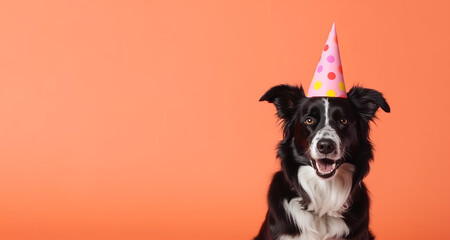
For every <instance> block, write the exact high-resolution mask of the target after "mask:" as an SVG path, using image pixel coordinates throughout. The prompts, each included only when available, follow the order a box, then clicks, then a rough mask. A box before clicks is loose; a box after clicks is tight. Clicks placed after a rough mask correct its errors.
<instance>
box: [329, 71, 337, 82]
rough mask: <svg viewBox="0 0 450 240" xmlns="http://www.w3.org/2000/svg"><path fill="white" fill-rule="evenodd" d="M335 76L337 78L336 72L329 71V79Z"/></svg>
mask: <svg viewBox="0 0 450 240" xmlns="http://www.w3.org/2000/svg"><path fill="white" fill-rule="evenodd" d="M335 78H336V74H335V73H334V72H329V73H328V79H330V80H334V79H335Z"/></svg>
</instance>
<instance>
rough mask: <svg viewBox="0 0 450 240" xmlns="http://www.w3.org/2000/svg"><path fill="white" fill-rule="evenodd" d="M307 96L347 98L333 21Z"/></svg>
mask: <svg viewBox="0 0 450 240" xmlns="http://www.w3.org/2000/svg"><path fill="white" fill-rule="evenodd" d="M308 97H341V98H347V93H346V91H345V84H344V75H343V72H342V65H341V57H340V55H339V46H338V39H337V35H336V28H335V26H334V23H333V27H332V28H331V31H330V34H329V35H328V40H327V43H326V44H325V47H324V48H323V51H322V57H321V58H320V61H319V64H318V65H317V68H316V72H315V74H314V78H313V80H312V82H311V86H310V87H309V90H308Z"/></svg>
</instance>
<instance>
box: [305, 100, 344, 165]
mask: <svg viewBox="0 0 450 240" xmlns="http://www.w3.org/2000/svg"><path fill="white" fill-rule="evenodd" d="M322 101H323V106H324V108H325V110H324V112H323V115H322V116H321V119H323V120H324V122H325V125H324V126H323V128H322V129H320V130H319V131H317V133H316V135H315V136H314V138H313V140H312V141H311V146H310V149H309V150H310V151H309V152H310V154H311V157H312V158H313V159H321V158H329V159H332V160H338V159H340V158H342V150H341V139H340V138H339V135H338V134H337V132H336V130H334V129H333V128H332V127H331V126H330V116H329V114H330V113H329V109H330V102H329V101H328V99H327V98H324V99H322ZM321 139H331V140H332V141H333V142H334V143H335V144H336V151H335V152H333V153H331V154H327V155H325V154H323V153H320V152H319V150H318V149H317V142H319V140H321Z"/></svg>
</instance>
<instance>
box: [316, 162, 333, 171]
mask: <svg viewBox="0 0 450 240" xmlns="http://www.w3.org/2000/svg"><path fill="white" fill-rule="evenodd" d="M333 164H334V163H328V162H325V161H318V162H317V167H318V168H319V171H321V172H323V173H328V172H331V170H333Z"/></svg>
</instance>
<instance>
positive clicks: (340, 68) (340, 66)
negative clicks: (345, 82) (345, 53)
mask: <svg viewBox="0 0 450 240" xmlns="http://www.w3.org/2000/svg"><path fill="white" fill-rule="evenodd" d="M338 70H339V72H340V73H341V74H342V65H339V67H338Z"/></svg>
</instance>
